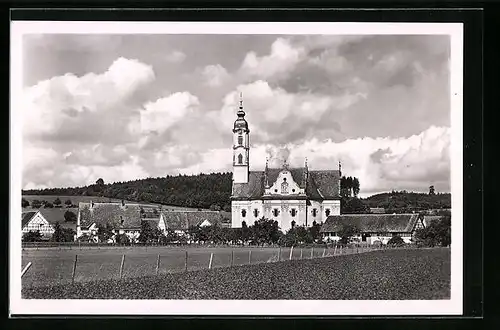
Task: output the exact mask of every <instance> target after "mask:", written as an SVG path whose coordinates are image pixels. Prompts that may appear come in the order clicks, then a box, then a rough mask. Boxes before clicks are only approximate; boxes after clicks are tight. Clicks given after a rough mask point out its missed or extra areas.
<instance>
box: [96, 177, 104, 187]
mask: <svg viewBox="0 0 500 330" xmlns="http://www.w3.org/2000/svg"><path fill="white" fill-rule="evenodd" d="M95 184H96V185H98V186H104V180H103V179H102V178H99V179H97V181H96V182H95Z"/></svg>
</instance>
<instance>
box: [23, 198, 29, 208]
mask: <svg viewBox="0 0 500 330" xmlns="http://www.w3.org/2000/svg"><path fill="white" fill-rule="evenodd" d="M28 206H30V202H28V201H27V200H26V199H24V198H23V199H22V200H21V207H28Z"/></svg>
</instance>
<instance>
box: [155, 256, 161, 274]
mask: <svg viewBox="0 0 500 330" xmlns="http://www.w3.org/2000/svg"><path fill="white" fill-rule="evenodd" d="M159 268H160V255H159V254H158V260H157V261H156V275H158V269H159Z"/></svg>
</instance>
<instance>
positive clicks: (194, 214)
mask: <svg viewBox="0 0 500 330" xmlns="http://www.w3.org/2000/svg"><path fill="white" fill-rule="evenodd" d="M159 222H160V223H159V228H160V229H162V230H163V231H167V230H172V231H173V232H175V233H176V234H177V235H186V234H187V231H188V229H189V227H192V226H199V227H206V226H215V225H217V226H221V227H226V225H225V223H224V222H223V218H222V215H221V214H220V212H218V211H162V212H161V213H160V221H159Z"/></svg>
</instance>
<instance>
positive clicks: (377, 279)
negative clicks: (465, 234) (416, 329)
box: [22, 248, 450, 300]
mask: <svg viewBox="0 0 500 330" xmlns="http://www.w3.org/2000/svg"><path fill="white" fill-rule="evenodd" d="M204 250H206V249H204ZM22 296H23V297H24V298H27V299H30V298H32V299H65V298H66V299H252V300H255V299H328V300H368V299H371V300H407V299H449V298H450V250H449V249H446V248H436V249H397V250H380V251H373V252H369V253H363V254H352V255H341V256H336V257H326V258H317V259H309V260H292V261H284V262H279V263H263V264H258V265H257V264H255V265H245V266H240V267H232V268H227V267H225V268H215V269H211V270H208V269H205V270H200V271H192V272H181V273H172V274H165V273H163V274H161V275H159V276H144V277H140V278H126V279H122V280H118V279H110V280H98V281H94V282H92V283H82V282H80V283H75V284H73V285H71V284H62V285H51V286H46V287H43V286H42V287H31V288H30V287H24V288H23V290H22Z"/></svg>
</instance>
